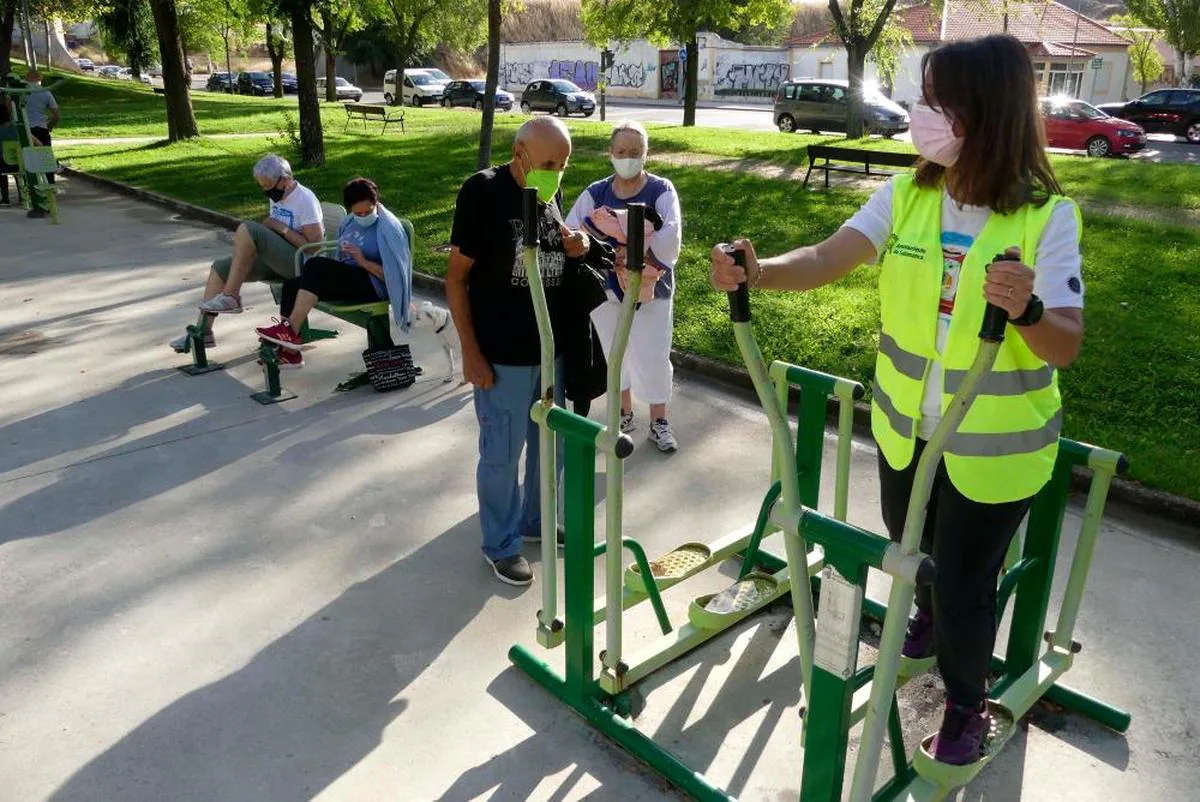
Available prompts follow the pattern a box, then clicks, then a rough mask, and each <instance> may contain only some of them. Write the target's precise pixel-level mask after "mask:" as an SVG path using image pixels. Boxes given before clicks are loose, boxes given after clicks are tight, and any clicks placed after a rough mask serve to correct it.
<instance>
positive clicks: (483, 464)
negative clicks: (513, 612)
mask: <svg viewBox="0 0 1200 802" xmlns="http://www.w3.org/2000/svg"><path fill="white" fill-rule="evenodd" d="M492 372H493V374H494V375H495V379H496V380H495V384H493V385H492V387H491V389H488V390H481V389H479V388H478V387H476V388H475V417H476V418H477V419H478V421H479V467H478V468H476V470H475V486H476V490H477V492H478V494H479V526H480V528H481V529H482V530H483V553H484V554H485V555H486V556H487V557H488V558H489V559H491V560H501V559H504V558H505V557H512V556H513V555H515V554H519V553H520V552H521V538H522V537H523V536H524V535H532V534H536V533H537V532H538V531H539V530H540V528H541V525H542V513H541V487H540V483H539V476H538V466H539V459H538V457H539V454H538V429H539V427H538V425H537V424H536V423H534V422H533V420H532V419H530V417H529V410H530V408H531V407H532V406H533V402H534V401H536V400H537V399H538V398H539V397H540V396H541V393H542V390H541V373H542V370H541V367H539V366H537V365H530V366H524V365H492ZM554 372H555V381H554V395H555V400H556V401H557V403H559V404H562V403H563V396H562V387H563V384H562V374H563V365H562V359H558V360H556V361H555V363H554ZM522 449H525V450H526V454H525V490H524V493H522V492H521V487H520V485H519V483H518V475H517V474H518V467H519V463H520V461H521V451H522ZM556 473H557V476H558V477H561V476H562V438H559V449H558V470H557V472H556Z"/></svg>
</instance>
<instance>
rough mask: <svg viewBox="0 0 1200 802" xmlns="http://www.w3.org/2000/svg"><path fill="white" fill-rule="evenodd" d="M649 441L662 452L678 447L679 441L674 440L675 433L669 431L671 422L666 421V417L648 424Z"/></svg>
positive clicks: (668, 451)
mask: <svg viewBox="0 0 1200 802" xmlns="http://www.w3.org/2000/svg"><path fill="white" fill-rule="evenodd" d="M650 442H652V443H654V445H656V446H658V450H659V451H662V452H664V453H670V452H672V451H674V450H676V449H677V448H679V443H677V442H676V441H675V433H674V432H673V431H671V424H669V423H667V419H666V418H659V419H658V420H656V421H654V423H652V424H650Z"/></svg>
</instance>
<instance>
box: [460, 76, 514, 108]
mask: <svg viewBox="0 0 1200 802" xmlns="http://www.w3.org/2000/svg"><path fill="white" fill-rule="evenodd" d="M486 89H487V83H486V82H485V81H484V80H483V79H482V78H472V79H471V80H468V81H451V82H450V83H448V84H446V89H445V90H444V91H443V92H442V105H443V106H445V107H446V108H450V107H452V106H471V107H472V108H476V109H480V110H482V109H483V97H484V94H485V91H486ZM512 107H513V96H512V95H511V94H509V93H508V92H505V91H504V90H503V89H500V88H499V87H497V88H496V108H498V109H503V110H504V111H510V110H511V109H512Z"/></svg>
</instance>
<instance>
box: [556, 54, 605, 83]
mask: <svg viewBox="0 0 1200 802" xmlns="http://www.w3.org/2000/svg"><path fill="white" fill-rule="evenodd" d="M599 74H600V65H599V64H598V63H597V62H595V61H583V60H576V61H570V60H564V59H554V60H553V61H551V62H550V65H549V68H548V69H547V73H546V77H548V78H563V79H565V80H568V81H572V82H573V83H574V84H575V85H576V86H578V87H579V88H580V89H587V90H588V91H593V90H595V88H596V76H597V75H599Z"/></svg>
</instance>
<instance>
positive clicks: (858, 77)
mask: <svg viewBox="0 0 1200 802" xmlns="http://www.w3.org/2000/svg"><path fill="white" fill-rule="evenodd" d="M846 61H847V64H848V65H849V72H850V92H849V96H848V97H847V98H846V100H847V101H849V102H848V104H847V109H846V138H847V139H861V138H862V136H863V107H862V98H863V93H862V84H863V72H864V71H865V70H866V62H867V51H866V48H864V47H863V46H862V45H858V44H855V45H846Z"/></svg>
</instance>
